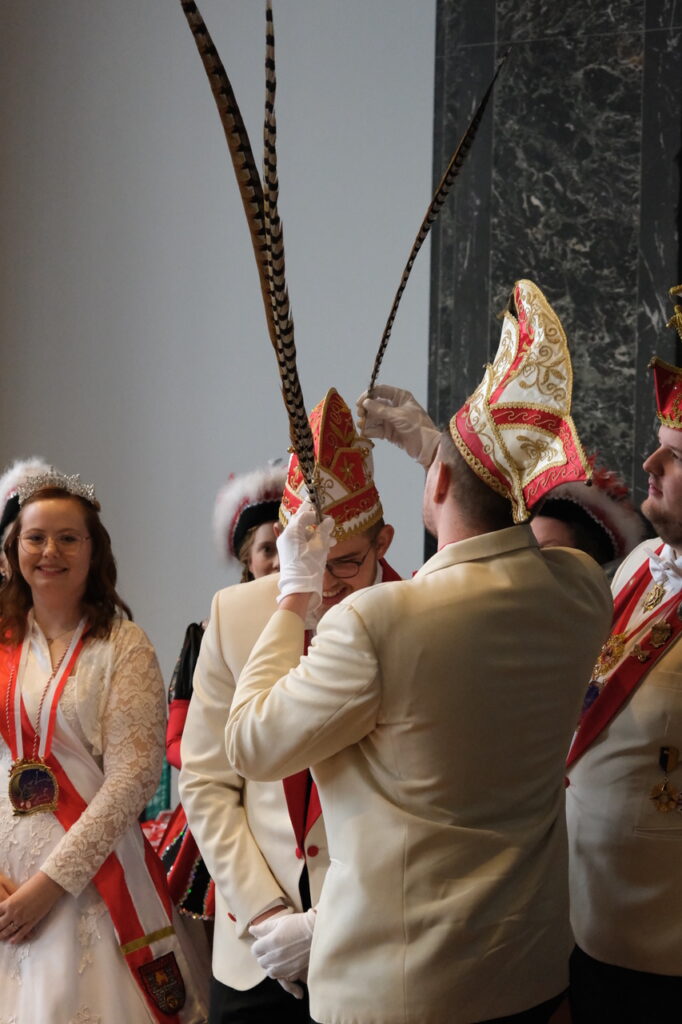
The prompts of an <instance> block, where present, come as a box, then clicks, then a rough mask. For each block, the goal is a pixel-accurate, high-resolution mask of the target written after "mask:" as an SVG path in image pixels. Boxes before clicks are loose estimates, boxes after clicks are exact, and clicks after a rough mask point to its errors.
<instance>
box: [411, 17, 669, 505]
mask: <svg viewBox="0 0 682 1024" xmlns="http://www.w3.org/2000/svg"><path fill="white" fill-rule="evenodd" d="M681 43H682V7H681V6H680V5H679V4H675V3H673V2H672V0H655V2H654V0H622V2H621V3H619V4H612V3H607V2H606V0H574V2H573V3H572V4H558V3H556V0H526V2H525V3H524V4H519V3H518V2H513V0H438V20H437V49H436V83H435V85H436V96H435V137H434V180H437V179H438V178H439V176H440V174H441V172H442V169H443V168H444V166H445V164H446V163H447V159H448V156H449V154H450V151H451V150H452V148H453V147H454V145H455V143H456V140H457V138H458V137H459V135H461V133H462V131H463V129H464V126H465V124H466V122H467V120H468V117H469V116H470V114H471V111H472V109H473V107H474V106H475V103H476V101H477V99H478V98H480V96H481V94H482V92H483V91H484V90H485V87H486V85H487V83H488V81H489V79H490V77H491V75H492V72H493V69H494V66H495V64H496V61H497V59H498V57H499V56H500V55H501V53H502V52H504V50H506V49H507V48H508V47H510V48H511V56H510V58H509V60H508V62H507V66H506V68H505V70H504V71H503V74H502V76H501V77H500V79H499V81H498V85H497V86H496V90H495V94H494V97H493V102H492V103H491V105H490V106H489V108H488V111H487V112H486V115H485V122H484V124H483V126H482V129H481V131H480V133H479V135H478V137H477V138H476V141H475V143H474V147H473V150H472V152H471V155H470V159H469V163H468V164H467V166H466V167H465V169H464V171H463V172H462V175H461V177H460V180H459V181H458V182H457V184H456V186H455V192H454V194H453V195H451V196H450V198H449V199H448V201H447V203H446V207H445V209H444V211H443V215H442V218H441V220H440V222H439V223H438V225H437V226H436V228H435V231H434V239H433V243H432V296H431V331H430V364H429V404H430V410H431V412H432V415H433V416H434V418H436V419H437V420H438V421H439V422H440V423H444V422H445V421H446V420H447V418H448V417H449V415H450V414H451V413H452V412H454V411H455V409H457V408H458V407H459V405H460V404H461V403H462V402H463V401H464V399H465V398H466V397H467V395H468V394H469V393H470V392H471V391H472V390H473V388H474V387H475V386H476V384H477V383H478V382H479V380H480V378H481V375H482V365H483V364H484V363H485V362H486V361H487V360H488V359H490V358H491V357H492V355H493V354H494V352H495V351H496V348H497V342H498V338H499V324H498V321H497V319H496V314H497V313H498V312H499V310H500V309H501V308H502V306H503V305H504V303H505V300H506V297H507V295H508V293H509V291H510V289H511V286H512V285H513V283H514V281H515V280H517V279H518V278H521V277H530V278H532V279H533V280H534V281H536V283H537V284H539V285H540V287H541V288H542V289H543V291H544V292H545V294H546V295H547V298H548V299H549V301H550V302H551V303H552V305H553V306H554V307H555V309H556V310H557V312H558V313H559V315H560V317H561V319H562V322H563V324H564V327H565V329H566V333H567V335H568V338H569V341H570V343H571V349H572V354H573V361H574V374H575V377H574V415H575V420H576V423H577V425H578V430H579V432H580V435H581V437H582V439H583V441H584V444H585V446H586V448H587V449H588V450H589V451H598V452H599V453H600V455H601V459H602V461H603V462H604V463H606V464H607V465H608V466H610V467H612V468H614V469H617V470H618V471H619V472H620V473H621V474H622V475H623V477H624V478H625V480H626V481H627V483H628V484H629V485H630V487H632V488H634V491H635V495H636V497H637V499H638V500H639V498H641V497H642V494H643V486H644V482H645V480H644V474H643V473H642V471H641V462H642V458H643V455H644V454H645V453H646V452H647V451H649V450H650V449H651V446H652V444H653V439H654V433H655V422H654V406H653V396H652V385H651V377H650V374H649V373H647V371H646V365H647V363H648V361H649V358H650V357H651V355H652V354H653V353H654V352H656V353H658V354H659V355H660V356H662V357H663V358H664V359H668V360H670V361H672V362H678V364H679V363H682V352H680V350H679V346H678V342H677V337H676V335H675V333H674V331H672V330H669V329H666V328H665V323H666V321H667V319H668V317H669V316H670V314H671V313H672V303H671V302H670V300H669V298H668V294H667V292H668V288H669V287H670V286H671V285H675V284H678V283H680V282H682V267H681V266H680V255H679V220H680V202H679V198H680V162H679V161H680V143H681V136H682V128H681V122H682V103H681V100H682V94H681V89H680V85H681V83H682V48H681Z"/></svg>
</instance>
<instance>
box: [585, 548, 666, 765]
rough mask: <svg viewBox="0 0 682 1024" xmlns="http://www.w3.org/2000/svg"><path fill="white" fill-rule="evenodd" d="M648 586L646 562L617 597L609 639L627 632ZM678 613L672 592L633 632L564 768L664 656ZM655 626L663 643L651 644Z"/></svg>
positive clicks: (592, 705) (613, 716)
mask: <svg viewBox="0 0 682 1024" xmlns="http://www.w3.org/2000/svg"><path fill="white" fill-rule="evenodd" d="M660 550H661V549H660V548H659V551H660ZM651 583H652V577H651V570H650V568H649V560H648V559H647V560H646V561H645V562H644V563H643V564H642V565H641V566H640V567H639V569H638V570H637V571H636V573H635V574H634V576H633V577H632V578H631V579H630V580H629V582H628V583H627V584H626V585H625V586H624V587H623V588H622V590H620V592H619V593H618V595H617V596H616V599H615V601H614V613H613V626H612V630H611V635H612V636H613V635H614V634H617V633H625V632H626V630H627V626H628V624H629V622H630V620H631V619H632V616H633V614H634V612H635V609H636V608H637V605H638V604H639V601H640V600H641V598H642V597H643V595H644V593H645V592H646V590H647V589H648V588H649V587H650V586H651ZM681 611H682V594H680V593H673V594H672V595H671V596H670V597H668V599H667V600H666V601H665V602H664V603H663V604H662V605H661V606H660V607H659V608H656V609H655V610H654V611H653V612H652V614H651V615H649V616H648V617H647V618H646V619H644V620H643V621H642V622H641V623H640V624H639V625H638V626H637V627H636V628H635V629H634V630H633V631H632V634H631V635H630V637H629V638H628V645H627V649H626V651H625V652H624V655H623V657H622V659H621V661H620V663H619V664H618V665H617V666H616V667H615V668H614V670H613V671H612V673H611V675H610V676H609V678H608V679H607V681H606V683H605V684H604V688H603V689H602V691H601V693H600V694H599V696H598V697H597V698H596V699H595V700H594V702H593V703H592V704H591V705H590V707H589V708H587V710H586V711H585V712H584V713H583V715H582V716H581V719H580V724H579V726H578V729H577V731H576V734H575V736H574V738H573V743H572V745H571V749H570V751H569V754H568V758H567V761H566V767H567V768H570V767H571V765H573V764H574V763H575V762H576V761H577V760H578V758H579V757H582V755H583V754H584V753H585V751H586V750H587V748H588V747H589V746H590V745H591V744H592V743H594V741H595V740H596V738H597V737H598V736H599V735H600V733H601V732H602V731H603V730H604V729H605V728H606V727H607V725H608V724H609V723H610V722H611V721H612V720H613V719H614V718H615V716H616V715H617V714H618V712H619V711H620V709H621V707H622V706H623V704H624V703H625V702H626V700H628V698H629V697H630V696H631V694H632V693H634V691H635V690H636V689H637V687H638V686H639V684H640V683H641V682H642V680H643V679H644V678H645V676H646V675H647V674H648V673H649V672H650V671H651V669H652V668H653V667H654V665H655V664H656V662H657V661H658V659H659V658H660V657H661V655H662V654H665V652H666V651H667V650H668V649H669V647H670V644H671V643H672V642H673V641H674V640H675V639H676V638H677V637H678V636H679V634H680V632H682V617H681V614H680V613H681ZM654 623H655V624H656V625H657V626H659V625H664V626H665V627H666V640H665V642H664V643H652V632H651V626H652V625H654ZM635 636H639V638H640V639H639V641H638V643H637V645H636V647H637V649H638V653H639V657H638V656H637V655H635V654H634V649H633V647H631V645H630V641H632V640H634V638H635Z"/></svg>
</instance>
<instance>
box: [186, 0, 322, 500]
mask: <svg viewBox="0 0 682 1024" xmlns="http://www.w3.org/2000/svg"><path fill="white" fill-rule="evenodd" d="M180 6H181V7H182V10H183V13H184V15H185V17H186V19H187V23H188V25H189V27H190V30H191V32H192V36H193V38H194V42H195V44H196V47H197V50H198V51H199V55H200V57H201V60H202V63H203V65H204V68H205V70H206V74H207V76H208V80H209V85H210V87H211V92H212V93H213V97H214V99H215V102H216V106H217V108H218V114H219V116H220V121H221V124H222V126H223V131H224V132H225V138H226V140H227V145H228V149H229V152H230V156H231V158H232V165H233V167H234V172H235V176H236V178H237V184H238V186H239V192H240V195H241V198H242V204H243V207H244V213H245V214H246V220H247V224H248V227H249V232H250V234H251V242H252V245H253V251H254V254H255V257H256V265H257V268H258V276H259V280H260V286H261V292H262V295H263V304H264V307H265V318H266V321H267V325H268V334H269V336H270V341H271V342H272V345H273V348H274V350H275V355H276V357H277V366H278V369H279V373H280V378H281V382H282V396H283V398H284V404H285V407H286V410H287V415H288V417H289V433H290V438H291V443H292V446H293V448H294V450H295V452H296V454H297V455H298V459H299V463H300V466H301V472H302V473H303V477H304V480H305V482H306V486H307V488H308V491H309V493H310V496H311V499H312V500H313V503H314V505H315V507H316V509H317V511H318V516H319V515H320V504H319V499H318V496H317V492H316V489H315V486H314V465H315V454H314V445H313V437H312V433H311V431H310V425H309V423H308V417H307V416H306V413H305V406H304V403H303V394H302V390H301V385H300V381H299V377H298V370H297V367H296V348H295V346H294V336H293V322H292V320H291V316H290V311H289V299H288V293H287V289H286V283H285V281H284V248H283V242H282V230H281V223H280V221H279V216H278V214H277V192H278V186H277V166H276V155H275V156H274V162H273V158H272V156H268V155H267V154H266V156H265V157H264V168H265V169H266V170H267V168H268V167H269V163H271V162H272V166H273V170H274V190H273V182H272V181H270V182H269V183H268V186H267V191H268V203H267V206H268V209H267V213H266V201H265V199H264V194H263V186H262V184H261V180H260V176H259V174H258V169H257V167H256V162H255V160H254V157H253V150H252V148H251V142H250V140H249V136H248V132H247V130H246V126H245V124H244V120H243V118H242V116H241V111H240V109H239V104H238V103H237V99H236V96H235V94H234V90H233V88H232V84H231V82H230V79H229V77H228V75H227V72H226V71H225V67H224V65H223V63H222V61H221V59H220V55H219V54H218V51H217V49H216V47H215V45H214V43H213V40H212V39H211V36H210V34H209V32H208V29H207V28H206V24H205V22H204V19H203V17H202V16H201V13H200V11H199V9H198V7H197V5H196V3H194V0H180ZM266 19H267V32H266V36H267V38H266V81H267V80H269V78H270V77H271V78H272V95H271V97H270V88H271V86H270V85H267V86H266V88H267V90H268V92H267V93H266V124H267V122H268V118H270V119H271V120H272V132H273V139H272V147H273V153H274V130H275V124H274V92H275V88H274V87H275V77H274V72H275V68H274V34H273V30H272V10H271V6H270V0H268V3H267V11H266ZM270 62H271V64H272V67H271V69H268V67H267V64H268V63H270ZM270 100H271V111H270V113H268V103H269V102H270ZM268 173H271V172H268ZM266 220H267V222H268V227H267V228H266Z"/></svg>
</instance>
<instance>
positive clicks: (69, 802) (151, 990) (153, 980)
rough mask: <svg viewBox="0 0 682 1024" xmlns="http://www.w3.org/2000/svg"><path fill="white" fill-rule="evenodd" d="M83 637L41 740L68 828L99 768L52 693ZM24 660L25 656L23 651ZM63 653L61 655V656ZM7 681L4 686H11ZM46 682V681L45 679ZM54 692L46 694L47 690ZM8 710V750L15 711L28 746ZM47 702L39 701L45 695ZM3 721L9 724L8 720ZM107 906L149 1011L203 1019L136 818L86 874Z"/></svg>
mask: <svg viewBox="0 0 682 1024" xmlns="http://www.w3.org/2000/svg"><path fill="white" fill-rule="evenodd" d="M24 646H26V647H28V643H26V644H25V645H24V644H21V645H19V646H16V647H7V646H5V645H1V646H0V708H2V707H7V706H8V704H7V701H8V699H9V700H11V699H12V694H8V688H9V685H10V681H11V680H16V676H17V673H18V670H19V666H20V662H21V661H22V648H23V647H24ZM82 647H83V640H82V639H80V641H79V642H78V644H77V650H75V651H74V653H73V654H72V656H71V658H70V659H69V661H68V665H67V671H66V672H64V673H63V675H62V678H61V680H60V690H59V694H57V699H56V700H54V699H53V707H52V708H51V709H50V718H51V721H52V722H53V725H52V730H53V735H52V749H51V750H50V749H49V747H48V748H47V754H46V756H45V758H44V760H45V763H46V764H47V765H48V766H49V767H50V768H51V769H52V771H53V772H54V774H55V776H56V778H57V781H58V783H59V802H58V805H57V809H56V811H54V812H44V813H54V817H55V818H56V819H57V821H58V822H59V823H60V825H62V827H63V828H64V830H65V831H68V830H69V829H70V828H71V826H72V825H73V824H75V822H76V821H78V819H79V818H80V816H81V814H82V813H83V811H85V809H86V808H87V806H88V804H89V803H90V801H91V800H92V799H93V797H94V796H95V794H96V793H97V791H98V790H99V789H100V787H101V785H102V783H103V781H104V775H103V773H102V771H101V769H100V768H99V766H98V765H97V763H96V762H95V761H94V759H93V758H92V756H91V754H90V753H89V752H88V751H87V749H86V748H85V746H84V745H83V743H82V742H81V740H80V738H79V737H78V736H77V735H76V733H75V732H74V731H73V729H71V727H70V726H69V724H68V722H67V721H66V719H65V718H64V716H63V715H62V714H61V712H60V710H59V708H58V704H57V701H58V698H59V695H60V694H61V691H62V690H63V688H64V685H65V684H66V681H67V679H68V676H69V674H70V673H71V672H72V671H73V668H74V666H75V664H76V661H77V658H78V655H79V654H80V651H81V650H82ZM24 661H25V659H24ZM65 661H66V659H65ZM15 685H16V684H15V683H14V682H13V686H12V688H13V689H14V687H15ZM51 689H53V688H52V687H51ZM53 698H54V694H53ZM17 703H20V704H21V708H20V712H19V714H18V715H17V716H16V718H15V716H13V715H10V716H9V719H10V721H9V723H8V722H7V720H6V716H3V715H0V734H1V735H2V738H3V739H4V741H5V743H6V744H7V745H8V747H9V748H10V750H12V751H13V752H14V750H15V749H16V745H17V736H16V734H15V730H16V728H17V726H16V724H15V722H16V720H17V719H18V720H19V721H20V726H21V740H20V742H23V749H24V750H25V751H28V750H31V749H32V748H33V743H34V739H35V732H34V729H33V726H32V725H31V723H30V721H29V718H28V715H27V713H26V709H25V707H24V706H23V701H20V702H17ZM45 703H47V701H45ZM8 724H9V728H8ZM92 883H93V885H94V886H95V887H96V889H97V891H98V892H99V894H100V896H101V897H102V899H103V900H104V902H105V904H106V906H107V909H108V911H109V914H110V917H111V921H112V924H113V926H114V930H115V932H116V936H117V939H118V942H119V946H120V949H121V954H122V956H123V958H124V960H125V962H126V964H127V965H128V968H129V970H130V972H131V974H132V976H133V979H134V981H135V983H136V984H137V985H138V986H139V988H140V991H141V993H142V995H143V997H144V999H145V1001H146V1004H147V1007H148V1009H149V1013H150V1018H151V1019H152V1020H154V1021H158V1022H165V1024H189V1022H193V1021H197V1020H200V1019H203V1017H202V1008H201V1004H200V1003H199V1002H198V1001H197V998H196V996H195V995H194V993H193V987H192V988H190V987H186V986H185V982H184V980H183V979H189V977H190V970H189V965H188V964H187V961H186V959H185V955H184V953H183V951H182V949H181V946H180V943H179V941H178V938H177V935H176V934H175V927H174V924H173V920H172V913H173V911H172V903H171V900H170V896H169V894H168V887H167V884H166V877H165V872H164V869H163V865H162V864H161V862H160V860H159V859H158V857H157V856H156V854H155V853H154V851H153V850H152V848H151V847H150V845H149V843H148V842H147V841H146V840H145V839H144V837H143V834H142V831H141V829H140V828H139V826H137V825H135V826H134V827H132V828H129V829H128V830H127V832H126V833H125V835H124V836H123V837H122V839H121V840H119V842H118V843H117V845H116V847H115V849H114V850H113V851H112V852H111V853H110V854H109V856H108V857H107V858H106V860H105V861H104V863H103V864H102V865H101V867H100V868H99V870H98V871H97V873H96V874H95V876H94V877H93V879H92Z"/></svg>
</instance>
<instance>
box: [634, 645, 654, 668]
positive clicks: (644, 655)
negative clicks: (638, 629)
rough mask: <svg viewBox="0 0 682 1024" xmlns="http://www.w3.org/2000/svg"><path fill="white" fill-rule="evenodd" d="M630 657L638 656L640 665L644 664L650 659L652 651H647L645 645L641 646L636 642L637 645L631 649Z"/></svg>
mask: <svg viewBox="0 0 682 1024" xmlns="http://www.w3.org/2000/svg"><path fill="white" fill-rule="evenodd" d="M630 657H631V658H637V661H638V662H639V663H640V665H643V664H644V662H645V661H648V660H649V658H650V657H651V651H645V650H644V648H643V647H640V646H639V644H635V646H634V647H633V648H632V650H631V651H630Z"/></svg>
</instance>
